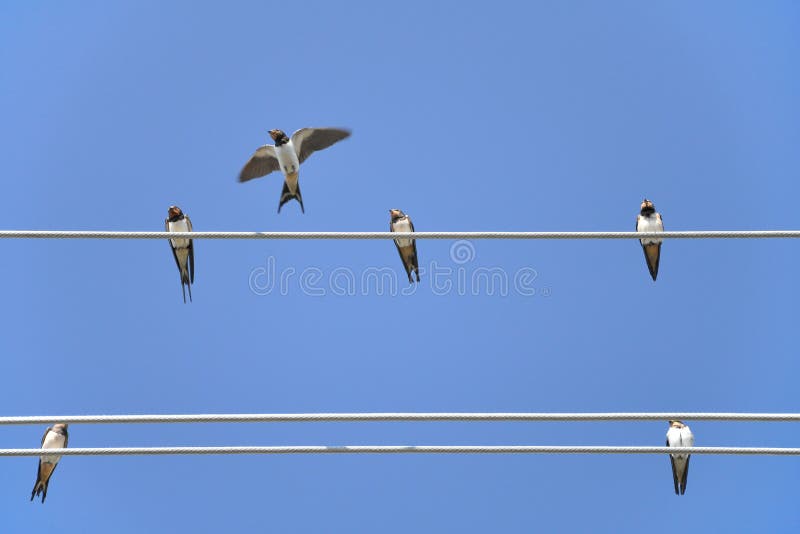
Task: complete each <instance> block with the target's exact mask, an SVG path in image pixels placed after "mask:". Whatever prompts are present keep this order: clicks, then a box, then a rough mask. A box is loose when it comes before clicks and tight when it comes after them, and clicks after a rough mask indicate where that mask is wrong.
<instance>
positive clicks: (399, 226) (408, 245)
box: [389, 210, 419, 284]
mask: <svg viewBox="0 0 800 534" xmlns="http://www.w3.org/2000/svg"><path fill="white" fill-rule="evenodd" d="M389 216H390V217H391V221H389V231H391V232H413V231H414V223H412V222H411V217H409V216H408V215H406V214H405V213H403V212H402V211H401V210H389ZM394 244H395V246H397V252H399V253H400V260H401V261H402V262H403V267H405V269H406V274H407V275H408V282H409V283H411V284H413V283H414V280H413V279H412V278H411V271H414V273H415V274H416V275H417V282H419V260H418V259H417V242H416V240H415V239H409V238H405V237H404V238H397V239H395V240H394Z"/></svg>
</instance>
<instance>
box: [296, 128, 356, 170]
mask: <svg viewBox="0 0 800 534" xmlns="http://www.w3.org/2000/svg"><path fill="white" fill-rule="evenodd" d="M347 137H350V130H342V129H341V128H300V129H299V130H297V131H296V132H295V133H293V134H292V144H293V145H294V150H295V152H297V159H298V160H300V163H303V162H304V161H305V160H306V159H308V156H310V155H311V154H312V153H314V152H316V151H317V150H322V149H324V148H328V147H329V146H331V145H332V144H334V143H336V142H338V141H341V140H342V139H346V138H347Z"/></svg>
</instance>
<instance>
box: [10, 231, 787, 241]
mask: <svg viewBox="0 0 800 534" xmlns="http://www.w3.org/2000/svg"><path fill="white" fill-rule="evenodd" d="M402 237H411V238H414V239H642V238H649V237H657V238H661V239H765V238H800V230H698V231H681V232H396V233H393V232H123V231H104V230H0V239H2V238H5V239H168V238H173V239H175V238H178V239H180V238H192V239H396V238H402Z"/></svg>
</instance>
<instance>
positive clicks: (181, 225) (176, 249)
mask: <svg viewBox="0 0 800 534" xmlns="http://www.w3.org/2000/svg"><path fill="white" fill-rule="evenodd" d="M164 227H165V228H166V230H167V232H191V231H192V221H191V219H189V216H188V215H186V214H185V213H183V212H182V211H181V209H180V208H179V207H178V206H170V207H169V210H167V218H166V219H165V220H164ZM169 246H170V248H171V249H172V256H173V257H174V258H175V264H176V265H177V266H178V272H179V273H180V275H181V291H183V302H184V303H186V287H187V286H188V288H189V302H191V301H192V284H193V283H194V243H192V240H191V239H185V238H176V239H170V240H169Z"/></svg>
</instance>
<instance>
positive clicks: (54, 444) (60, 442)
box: [31, 423, 69, 504]
mask: <svg viewBox="0 0 800 534" xmlns="http://www.w3.org/2000/svg"><path fill="white" fill-rule="evenodd" d="M68 441H69V433H68V432H67V424H66V423H58V424H55V425H53V426H51V427H48V429H47V430H45V431H44V436H42V449H66V448H67V442H68ZM60 459H61V456H53V455H49V454H43V455H41V456H39V469H38V470H37V471H36V484H34V485H33V491H32V492H31V501H33V499H34V498H35V497H38V496H39V495H41V496H42V503H43V504H44V500H45V499H46V498H47V487H48V486H49V485H50V477H51V476H53V471H55V470H56V466H57V465H58V461H59V460H60Z"/></svg>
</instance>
